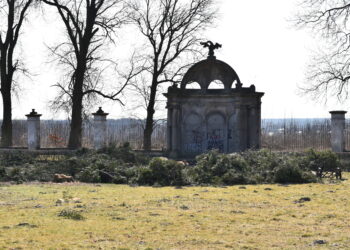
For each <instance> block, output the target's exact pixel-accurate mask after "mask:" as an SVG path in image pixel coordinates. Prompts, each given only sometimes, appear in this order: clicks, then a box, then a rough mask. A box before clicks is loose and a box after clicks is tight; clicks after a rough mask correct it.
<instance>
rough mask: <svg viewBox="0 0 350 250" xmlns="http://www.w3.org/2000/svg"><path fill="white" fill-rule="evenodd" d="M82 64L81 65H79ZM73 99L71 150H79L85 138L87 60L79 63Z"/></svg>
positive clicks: (69, 142)
mask: <svg viewBox="0 0 350 250" xmlns="http://www.w3.org/2000/svg"><path fill="white" fill-rule="evenodd" d="M79 64H80V65H79ZM78 65H79V66H78V67H77V70H76V78H75V84H74V90H73V99H72V121H71V125H70V129H71V130H70V133H69V141H68V148H69V149H79V148H81V147H82V137H83V117H82V116H83V97H84V94H83V84H84V74H85V70H86V59H85V60H83V62H81V63H78Z"/></svg>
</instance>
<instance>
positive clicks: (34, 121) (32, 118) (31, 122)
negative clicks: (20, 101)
mask: <svg viewBox="0 0 350 250" xmlns="http://www.w3.org/2000/svg"><path fill="white" fill-rule="evenodd" d="M26 117H27V129H28V149H29V150H37V149H40V117H41V114H38V113H37V112H36V111H35V109H32V112H31V113H30V114H28V115H26Z"/></svg>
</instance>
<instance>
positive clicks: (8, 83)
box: [0, 0, 35, 147]
mask: <svg viewBox="0 0 350 250" xmlns="http://www.w3.org/2000/svg"><path fill="white" fill-rule="evenodd" d="M34 2H35V1H34V0H7V1H3V0H0V21H1V24H0V83H1V85H0V91H1V96H2V101H3V120H2V126H1V134H2V137H1V146H2V147H10V146H12V90H13V87H14V85H13V84H14V74H15V72H16V71H21V70H23V68H22V67H21V61H20V60H19V58H15V55H14V53H15V49H16V46H17V44H18V39H19V37H20V32H21V29H22V26H23V23H24V21H25V19H26V16H27V13H28V10H29V8H30V6H31V5H32V4H33V3H34Z"/></svg>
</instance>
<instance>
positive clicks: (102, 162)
mask: <svg viewBox="0 0 350 250" xmlns="http://www.w3.org/2000/svg"><path fill="white" fill-rule="evenodd" d="M196 162H197V163H196V164H195V165H194V166H187V165H186V164H184V162H177V161H173V160H168V159H166V158H162V157H161V158H153V159H150V158H148V157H147V156H145V155H142V154H138V153H135V152H134V151H132V150H131V148H130V147H129V145H128V144H125V145H123V146H122V147H115V146H112V147H109V148H105V149H103V150H100V151H89V150H82V151H80V152H78V153H77V154H76V155H75V156H73V157H62V158H61V159H58V160H57V159H56V160H52V159H50V157H48V158H47V159H42V158H41V159H40V158H36V157H32V156H30V155H23V154H13V153H11V154H10V153H8V154H3V155H1V156H0V181H15V182H18V183H20V182H28V181H41V182H50V181H52V180H53V176H54V174H56V173H58V174H65V175H70V176H73V177H74V179H75V180H76V181H81V182H87V183H115V184H130V185H131V184H132V185H157V186H182V185H236V184H262V183H310V182H317V181H318V180H317V178H316V176H315V174H314V173H313V172H312V171H315V170H317V168H318V167H323V169H334V168H336V167H340V162H339V159H338V157H337V156H336V155H335V154H334V153H332V152H329V151H326V152H316V151H314V150H309V151H307V152H305V153H303V154H281V153H274V152H270V151H267V150H261V151H248V152H245V153H239V154H230V155H226V154H220V153H218V152H217V151H211V152H208V153H207V154H203V155H200V156H198V157H197V158H196Z"/></svg>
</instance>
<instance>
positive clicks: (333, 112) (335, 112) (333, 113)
mask: <svg viewBox="0 0 350 250" xmlns="http://www.w3.org/2000/svg"><path fill="white" fill-rule="evenodd" d="M329 113H331V114H332V115H345V114H346V113H348V111H344V110H335V111H330V112H329Z"/></svg>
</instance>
